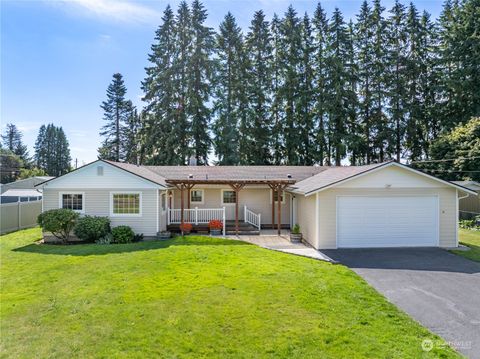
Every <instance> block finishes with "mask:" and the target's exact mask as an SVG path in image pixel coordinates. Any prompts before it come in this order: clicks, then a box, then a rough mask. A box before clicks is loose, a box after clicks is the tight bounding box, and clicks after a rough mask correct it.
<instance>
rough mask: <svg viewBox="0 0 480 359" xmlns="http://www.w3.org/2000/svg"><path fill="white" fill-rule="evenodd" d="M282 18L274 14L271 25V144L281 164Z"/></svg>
mask: <svg viewBox="0 0 480 359" xmlns="http://www.w3.org/2000/svg"><path fill="white" fill-rule="evenodd" d="M280 25H281V20H280V18H279V17H278V16H277V15H276V14H274V15H273V18H272V22H271V25H270V30H271V34H272V46H273V55H272V58H273V59H272V105H271V108H270V111H271V116H272V132H271V136H270V146H271V148H272V157H273V163H274V164H276V165H279V164H281V163H282V162H283V157H284V151H285V144H284V142H283V132H284V123H283V121H282V117H283V112H284V106H283V104H282V95H281V91H280V89H281V84H282V73H281V68H282V66H281V61H280V59H281V57H280V53H281V47H282V43H281V38H282V35H281V33H280Z"/></svg>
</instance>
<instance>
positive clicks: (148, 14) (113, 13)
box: [46, 0, 161, 23]
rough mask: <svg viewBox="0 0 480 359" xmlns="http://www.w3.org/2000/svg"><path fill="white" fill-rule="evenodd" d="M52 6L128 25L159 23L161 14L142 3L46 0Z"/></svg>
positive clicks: (104, 0) (116, 0) (114, 0)
mask: <svg viewBox="0 0 480 359" xmlns="http://www.w3.org/2000/svg"><path fill="white" fill-rule="evenodd" d="M46 3H47V4H49V5H52V6H56V7H60V6H62V8H63V9H64V10H66V11H68V12H72V11H74V13H75V14H79V12H80V14H82V15H85V16H90V17H96V18H100V19H102V20H113V21H117V22H128V23H158V21H159V19H160V16H161V15H160V13H159V12H157V11H156V10H153V9H152V8H150V7H148V6H145V5H142V4H140V3H136V2H131V1H126V0H61V1H54V0H46Z"/></svg>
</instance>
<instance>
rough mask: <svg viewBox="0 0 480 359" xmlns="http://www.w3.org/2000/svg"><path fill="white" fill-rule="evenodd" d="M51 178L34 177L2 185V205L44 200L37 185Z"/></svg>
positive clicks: (0, 200) (0, 201) (0, 191)
mask: <svg viewBox="0 0 480 359" xmlns="http://www.w3.org/2000/svg"><path fill="white" fill-rule="evenodd" d="M52 178H54V177H50V176H34V177H29V178H25V179H22V180H18V181H15V182H10V183H6V184H2V186H1V187H0V188H1V190H0V194H1V196H0V203H12V202H28V201H36V200H39V199H41V198H42V193H41V191H39V190H38V189H37V188H35V186H36V185H38V184H39V183H42V182H45V181H48V180H51V179H52Z"/></svg>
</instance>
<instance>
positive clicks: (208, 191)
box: [166, 176, 296, 235]
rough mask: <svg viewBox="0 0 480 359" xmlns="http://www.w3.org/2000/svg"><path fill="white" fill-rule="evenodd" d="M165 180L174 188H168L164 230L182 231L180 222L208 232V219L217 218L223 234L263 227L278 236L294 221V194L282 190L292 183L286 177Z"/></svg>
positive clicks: (251, 231)
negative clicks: (274, 230)
mask: <svg viewBox="0 0 480 359" xmlns="http://www.w3.org/2000/svg"><path fill="white" fill-rule="evenodd" d="M167 183H168V184H170V185H173V186H174V187H175V189H170V190H168V191H167V197H168V206H167V209H166V217H167V218H166V229H167V230H170V231H172V232H182V229H183V228H184V227H183V226H182V223H189V224H191V226H192V232H196V233H203V234H204V233H208V232H209V228H208V225H209V222H210V221H212V220H219V221H221V222H222V223H223V230H222V234H223V235H231V234H236V235H258V234H260V232H261V231H262V230H264V229H266V228H269V229H276V230H277V234H278V235H279V234H280V231H281V229H282V228H287V229H288V228H290V227H291V225H292V221H294V219H292V218H291V217H290V213H291V212H290V208H291V206H292V204H291V203H292V200H293V198H294V196H292V195H291V194H289V193H288V194H287V193H286V192H285V189H286V188H287V187H288V186H289V185H291V184H292V183H293V180H291V179H289V178H287V179H263V180H262V179H257V180H241V181H239V180H218V179H215V180H210V179H208V178H205V179H196V178H192V177H191V176H189V178H188V179H183V180H167ZM245 187H248V189H245ZM286 198H288V200H287V199H286ZM193 205H195V207H194V208H192V207H193ZM282 208H283V210H282ZM294 223H296V222H294Z"/></svg>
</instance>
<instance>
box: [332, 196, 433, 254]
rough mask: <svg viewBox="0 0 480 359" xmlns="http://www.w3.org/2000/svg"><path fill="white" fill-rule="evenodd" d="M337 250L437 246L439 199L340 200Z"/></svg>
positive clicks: (346, 198)
mask: <svg viewBox="0 0 480 359" xmlns="http://www.w3.org/2000/svg"><path fill="white" fill-rule="evenodd" d="M336 232H337V247H338V248H362V247H413V246H416V247H429V246H438V242H439V240H438V239H439V209H438V197H437V196H412V197H398V196H397V197H388V196H338V197H337V231H336Z"/></svg>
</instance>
